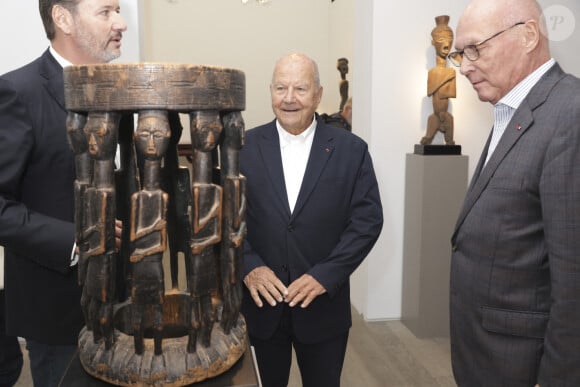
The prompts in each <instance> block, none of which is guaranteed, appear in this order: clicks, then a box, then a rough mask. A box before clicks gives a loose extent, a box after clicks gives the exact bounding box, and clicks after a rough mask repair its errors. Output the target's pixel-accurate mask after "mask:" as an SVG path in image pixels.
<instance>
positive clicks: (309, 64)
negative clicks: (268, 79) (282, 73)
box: [272, 52, 320, 87]
mask: <svg viewBox="0 0 580 387" xmlns="http://www.w3.org/2000/svg"><path fill="white" fill-rule="evenodd" d="M292 62H294V63H300V65H301V66H302V67H306V68H309V70H310V71H311V72H312V76H313V80H314V85H315V86H316V87H320V74H319V72H318V65H317V64H316V62H315V61H314V59H312V58H310V57H309V56H308V55H306V54H303V53H300V52H293V53H290V54H286V55H284V56H283V57H281V58H280V59H278V61H276V65H275V66H274V73H273V74H272V82H273V81H274V79H275V77H276V71H279V70H280V68H282V67H285V66H287V65H288V64H289V63H292Z"/></svg>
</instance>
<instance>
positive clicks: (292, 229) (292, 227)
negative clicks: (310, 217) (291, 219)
mask: <svg viewBox="0 0 580 387" xmlns="http://www.w3.org/2000/svg"><path fill="white" fill-rule="evenodd" d="M288 231H290V232H292V231H294V226H293V225H291V224H289V225H288Z"/></svg>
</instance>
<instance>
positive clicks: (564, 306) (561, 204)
mask: <svg viewBox="0 0 580 387" xmlns="http://www.w3.org/2000/svg"><path fill="white" fill-rule="evenodd" d="M567 104H574V105H575V106H568V107H566V106H561V108H562V109H564V111H565V113H566V114H556V113H554V116H556V117H558V118H559V120H560V121H566V122H556V125H557V126H556V127H557V128H559V129H557V130H556V133H555V135H554V137H553V138H552V141H551V144H550V147H549V150H548V152H547V154H546V161H545V163H544V165H545V167H544V169H543V171H542V178H541V184H540V195H541V201H542V215H543V219H544V232H545V240H546V245H547V246H546V247H547V250H548V265H549V268H550V278H551V299H552V305H551V308H550V315H549V321H548V327H547V331H546V336H545V341H544V354H543V357H542V360H541V364H540V370H539V379H538V382H539V384H540V385H541V386H580V367H578V364H580V167H579V166H580V98H579V97H578V95H576V96H573V97H570V98H569V99H568V100H567V101H564V102H563V105H567ZM560 128H561V129H560Z"/></svg>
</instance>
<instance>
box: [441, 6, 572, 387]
mask: <svg viewBox="0 0 580 387" xmlns="http://www.w3.org/2000/svg"><path fill="white" fill-rule="evenodd" d="M456 31H457V39H456V43H455V45H456V48H457V49H458V51H457V52H455V53H452V54H450V59H451V60H452V61H454V62H455V64H457V65H460V70H461V73H462V74H463V75H465V76H466V77H467V78H468V79H469V81H470V82H471V83H472V85H473V88H474V89H475V91H476V92H477V94H478V96H479V99H480V100H482V101H485V102H490V103H491V104H493V105H494V113H495V114H494V116H495V121H494V128H493V131H492V133H491V134H490V137H489V139H488V142H487V144H486V145H485V147H484V150H483V154H482V156H481V159H480V161H479V164H478V166H477V168H476V171H475V174H474V177H473V180H472V182H471V185H470V187H469V190H468V192H467V196H466V198H465V203H464V205H463V209H462V210H461V212H460V214H459V219H458V221H457V226H456V229H455V232H454V234H453V238H452V241H453V256H452V261H451V305H450V311H451V354H452V363H453V372H454V374H455V379H456V381H457V384H458V386H460V387H463V386H465V387H478V386H481V387H485V386H493V387H530V386H534V385H536V384H538V385H540V386H541V387H552V386H557V387H571V386H580V80H578V79H577V78H576V77H573V76H571V75H569V74H566V73H564V72H563V71H562V69H561V68H560V66H559V65H558V64H557V63H556V62H555V61H554V59H552V58H551V57H550V51H549V47H548V43H549V42H548V37H547V36H546V35H545V32H546V26H545V24H544V21H543V15H542V10H541V8H540V6H539V4H538V3H537V2H536V1H535V0H474V1H472V2H470V4H469V5H468V7H467V8H466V10H465V12H464V13H463V16H462V17H461V19H460V20H459V24H458V26H457V30H456Z"/></svg>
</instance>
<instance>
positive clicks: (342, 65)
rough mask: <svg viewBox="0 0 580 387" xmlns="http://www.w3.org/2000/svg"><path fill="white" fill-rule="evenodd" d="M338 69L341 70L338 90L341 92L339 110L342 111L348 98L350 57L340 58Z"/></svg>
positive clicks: (337, 63)
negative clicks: (347, 75)
mask: <svg viewBox="0 0 580 387" xmlns="http://www.w3.org/2000/svg"><path fill="white" fill-rule="evenodd" d="M336 69H337V70H338V71H340V81H339V83H338V91H339V92H340V106H339V108H338V111H339V112H341V111H342V109H343V108H344V105H345V104H346V101H347V100H348V80H347V79H346V74H348V59H346V58H338V61H337V62H336Z"/></svg>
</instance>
